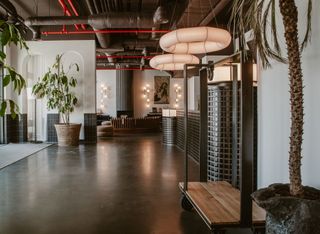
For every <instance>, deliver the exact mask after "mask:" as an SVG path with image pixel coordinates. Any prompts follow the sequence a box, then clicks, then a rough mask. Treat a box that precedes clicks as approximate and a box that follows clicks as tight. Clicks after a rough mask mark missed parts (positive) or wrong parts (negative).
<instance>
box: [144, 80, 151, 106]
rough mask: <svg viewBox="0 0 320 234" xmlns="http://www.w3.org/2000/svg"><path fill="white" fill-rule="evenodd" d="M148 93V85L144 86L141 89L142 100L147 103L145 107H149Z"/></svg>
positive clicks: (149, 90)
mask: <svg viewBox="0 0 320 234" xmlns="http://www.w3.org/2000/svg"><path fill="white" fill-rule="evenodd" d="M150 92H151V89H150V85H149V84H146V86H144V87H143V98H145V99H146V101H147V104H146V107H150Z"/></svg>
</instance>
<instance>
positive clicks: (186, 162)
mask: <svg viewBox="0 0 320 234" xmlns="http://www.w3.org/2000/svg"><path fill="white" fill-rule="evenodd" d="M183 77H184V164H185V165H184V167H185V174H184V185H183V186H184V187H183V189H184V191H187V190H188V168H189V158H188V65H187V64H185V65H184V69H183Z"/></svg>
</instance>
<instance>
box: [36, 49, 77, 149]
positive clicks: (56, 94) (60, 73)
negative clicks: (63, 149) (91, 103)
mask: <svg viewBox="0 0 320 234" xmlns="http://www.w3.org/2000/svg"><path fill="white" fill-rule="evenodd" d="M62 56H63V55H57V56H56V61H55V63H54V64H53V65H52V67H51V68H49V70H48V72H47V73H45V75H44V76H43V77H42V79H40V80H39V81H38V82H37V83H36V84H35V85H34V86H33V88H32V93H33V94H34V95H35V96H37V97H38V98H43V97H46V98H47V108H48V109H49V110H53V109H57V110H58V113H59V114H60V118H61V120H62V123H59V124H55V128H56V132H57V136H58V145H59V146H76V145H78V144H79V134H80V128H81V124H74V123H70V114H71V113H72V112H73V111H74V108H75V106H76V104H77V103H78V99H77V97H76V96H75V94H74V92H72V88H75V87H76V85H77V80H76V79H75V78H74V77H73V76H70V75H69V73H70V71H72V70H73V69H76V71H77V72H79V66H78V64H76V63H73V64H70V65H69V69H68V71H65V70H64V66H63V65H62V62H61V59H62Z"/></svg>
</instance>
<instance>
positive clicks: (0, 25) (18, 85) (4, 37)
mask: <svg viewBox="0 0 320 234" xmlns="http://www.w3.org/2000/svg"><path fill="white" fill-rule="evenodd" d="M0 41H1V43H0V44H1V46H3V47H4V46H7V45H8V46H10V45H11V44H14V45H16V46H18V47H19V48H20V49H28V47H27V45H26V43H25V40H24V38H23V37H22V35H21V32H20V30H19V28H17V27H16V26H15V24H14V23H9V22H7V21H5V20H1V19H0ZM6 57H7V55H6V53H5V52H3V51H0V68H3V69H4V70H5V74H6V75H4V76H3V77H2V80H1V82H2V85H3V87H9V84H10V83H12V84H13V89H14V91H15V92H17V93H18V94H19V95H20V93H21V91H22V89H24V88H25V87H26V82H25V80H24V78H23V77H22V76H21V75H20V74H19V73H17V72H16V70H15V69H14V68H13V67H11V66H10V65H8V64H7V63H6ZM6 110H9V112H10V113H11V117H12V118H13V119H14V118H16V116H17V113H19V107H18V105H17V104H16V103H15V101H14V100H12V99H6V98H4V97H2V96H1V95H0V116H1V117H2V116H4V115H5V113H6Z"/></svg>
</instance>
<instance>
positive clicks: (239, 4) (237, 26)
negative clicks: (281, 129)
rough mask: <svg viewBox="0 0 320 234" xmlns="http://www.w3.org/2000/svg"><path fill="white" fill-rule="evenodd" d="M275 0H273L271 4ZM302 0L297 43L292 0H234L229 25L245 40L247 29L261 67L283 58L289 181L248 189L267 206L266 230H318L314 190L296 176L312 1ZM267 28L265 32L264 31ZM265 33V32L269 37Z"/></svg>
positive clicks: (318, 200)
mask: <svg viewBox="0 0 320 234" xmlns="http://www.w3.org/2000/svg"><path fill="white" fill-rule="evenodd" d="M277 3H278V5H277ZM302 4H307V9H308V18H307V27H306V34H305V37H304V40H303V42H302V44H301V45H300V44H299V40H298V35H299V31H298V8H297V5H296V1H295V0H278V1H275V0H234V2H233V7H232V17H231V18H232V24H233V27H234V32H235V33H238V36H239V38H240V40H241V41H242V44H243V45H245V36H244V34H245V33H246V32H247V31H248V30H250V29H251V30H252V32H253V36H254V42H255V47H256V49H257V52H258V54H259V58H260V59H261V62H262V65H264V67H268V66H270V65H271V64H270V59H276V60H277V61H280V62H285V63H288V66H289V85H290V104H291V133H290V147H289V148H290V149H289V177H290V184H273V185H270V186H269V187H268V188H264V189H260V190H258V191H256V192H254V193H253V195H252V197H253V199H254V200H255V201H256V202H257V203H258V205H260V206H261V207H263V208H265V209H266V211H267V219H266V232H267V233H277V234H281V233H299V234H300V233H301V234H309V233H310V234H311V233H319V232H320V191H319V190H318V189H315V188H312V187H308V186H303V185H302V181H301V159H302V155H301V152H302V139H303V138H302V136H303V123H304V122H303V117H304V108H303V101H304V98H303V79H302V77H303V73H302V69H301V51H302V49H303V48H304V47H305V46H306V44H307V42H308V41H309V40H310V31H311V11H312V0H306V1H303V3H302ZM277 7H278V8H279V10H280V13H281V16H282V23H283V26H284V39H285V43H286V52H287V59H286V58H283V57H282V56H281V50H280V45H279V43H278V39H279V38H278V33H277V17H276V8H277ZM269 33H270V34H269ZM269 36H270V37H269Z"/></svg>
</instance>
